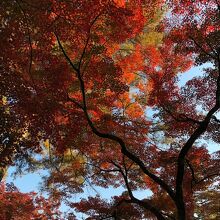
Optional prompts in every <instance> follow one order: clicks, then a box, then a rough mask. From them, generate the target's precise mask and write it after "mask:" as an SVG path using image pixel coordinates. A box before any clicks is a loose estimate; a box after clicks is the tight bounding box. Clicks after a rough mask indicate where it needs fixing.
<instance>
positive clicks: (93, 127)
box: [55, 34, 175, 200]
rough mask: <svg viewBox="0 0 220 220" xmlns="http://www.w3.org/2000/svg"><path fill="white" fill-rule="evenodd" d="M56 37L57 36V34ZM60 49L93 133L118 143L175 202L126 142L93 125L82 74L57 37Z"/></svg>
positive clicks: (171, 192)
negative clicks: (76, 79) (80, 96)
mask: <svg viewBox="0 0 220 220" xmlns="http://www.w3.org/2000/svg"><path fill="white" fill-rule="evenodd" d="M55 35H56V34H55ZM56 38H57V41H58V44H59V47H60V49H61V51H62V52H63V55H64V57H65V58H66V60H67V62H68V63H69V64H70V66H71V67H72V68H73V70H74V71H75V72H76V76H77V78H78V80H79V83H80V90H81V94H82V100H83V101H82V103H83V105H82V107H83V112H84V114H85V117H86V120H87V122H88V124H89V126H90V128H91V130H92V132H93V133H94V134H95V135H97V136H98V137H100V138H104V139H109V140H112V141H115V142H117V143H118V144H119V145H120V147H121V152H122V154H124V155H125V156H127V157H128V158H129V159H130V160H131V161H133V162H135V163H136V164H137V165H138V166H139V167H140V169H141V170H142V171H143V172H144V173H145V174H146V175H147V176H149V177H150V178H151V179H152V180H153V181H154V182H155V183H157V184H159V185H160V186H161V187H162V188H163V189H164V190H165V191H166V192H167V193H168V194H169V195H170V197H171V198H172V199H173V200H175V193H174V192H173V190H172V189H171V188H170V186H168V185H167V184H166V183H165V182H164V181H163V180H162V179H161V178H159V177H158V176H156V175H155V174H153V173H152V172H150V171H149V170H148V169H147V168H146V166H145V165H144V163H143V161H141V160H140V159H139V158H138V157H137V156H136V155H134V154H133V153H131V152H130V151H129V150H128V149H127V147H126V145H125V142H124V141H123V140H122V139H121V138H120V137H118V136H117V135H114V134H111V133H103V132H100V131H99V130H98V129H97V128H96V127H95V126H94V124H93V122H92V121H91V119H90V117H89V113H88V109H87V102H86V94H85V84H84V81H83V79H82V76H81V72H80V70H79V69H78V68H77V67H76V66H75V65H74V64H73V63H72V61H71V59H70V58H69V56H68V55H67V53H66V52H65V50H64V48H63V46H62V44H61V42H60V40H59V37H58V36H57V35H56Z"/></svg>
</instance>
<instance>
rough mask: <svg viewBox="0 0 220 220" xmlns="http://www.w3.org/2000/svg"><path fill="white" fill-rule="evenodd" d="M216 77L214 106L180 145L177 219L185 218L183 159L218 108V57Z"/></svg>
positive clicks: (177, 178)
mask: <svg viewBox="0 0 220 220" xmlns="http://www.w3.org/2000/svg"><path fill="white" fill-rule="evenodd" d="M218 73H219V75H218V79H217V89H216V95H215V100H216V101H215V105H214V107H213V108H212V109H211V110H210V111H209V112H208V113H207V115H206V117H205V119H204V120H203V121H202V122H201V123H200V125H199V126H198V127H197V129H196V130H195V131H194V132H193V134H192V135H191V136H190V138H189V139H188V141H187V142H186V143H185V145H184V146H183V147H182V149H181V151H180V153H179V156H178V160H177V175H176V204H177V207H178V210H179V213H181V214H180V215H181V216H179V219H180V220H182V219H185V205H184V199H183V189H182V187H183V186H182V185H183V177H184V167H185V164H184V161H185V157H186V155H187V153H188V152H189V150H190V149H191V148H192V146H193V144H194V143H195V141H196V140H197V139H198V138H199V137H200V136H201V135H202V134H203V133H204V132H205V131H206V130H207V127H208V125H209V122H210V120H211V118H212V117H213V115H214V114H215V113H216V112H217V111H218V110H219V108H220V58H218Z"/></svg>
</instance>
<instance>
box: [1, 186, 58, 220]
mask: <svg viewBox="0 0 220 220" xmlns="http://www.w3.org/2000/svg"><path fill="white" fill-rule="evenodd" d="M0 187H1V193H0V199H1V201H0V207H1V210H0V217H1V219H5V220H10V219H18V220H20V219H22V220H26V219H27V220H30V219H35V220H37V219H41V220H43V219H51V220H52V219H54V220H55V219H61V218H60V217H61V216H60V211H59V210H58V207H59V202H57V203H55V202H54V201H53V202H52V201H51V200H50V199H45V198H43V197H42V196H38V197H37V196H36V193H21V192H19V191H18V189H17V188H16V187H15V186H14V185H13V184H7V185H5V184H4V183H1V185H0Z"/></svg>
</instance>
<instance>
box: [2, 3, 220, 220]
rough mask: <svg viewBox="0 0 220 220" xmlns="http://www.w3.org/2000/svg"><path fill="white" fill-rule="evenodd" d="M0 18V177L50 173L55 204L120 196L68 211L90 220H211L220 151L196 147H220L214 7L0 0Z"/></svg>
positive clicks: (219, 6) (219, 57)
mask: <svg viewBox="0 0 220 220" xmlns="http://www.w3.org/2000/svg"><path fill="white" fill-rule="evenodd" d="M0 11H1V12H0V13H1V24H2V28H1V34H2V39H1V42H0V46H1V49H2V50H1V52H2V55H1V61H2V65H1V75H2V79H3V80H2V81H1V83H2V85H1V98H2V103H1V116H2V117H1V120H2V123H3V124H4V126H3V127H2V128H1V129H2V130H1V152H0V162H1V164H0V166H1V169H2V173H4V170H5V169H6V168H7V166H9V165H17V166H19V167H20V168H24V169H26V166H27V165H28V166H29V167H28V169H29V168H30V169H32V170H34V169H38V168H47V169H49V170H50V171H49V172H50V175H49V176H47V178H46V179H45V187H46V189H47V190H48V191H49V192H51V196H53V197H54V198H56V199H63V198H66V197H68V196H69V195H71V194H72V193H78V192H83V189H84V187H85V185H86V184H87V183H89V184H92V185H94V186H101V187H104V188H106V187H109V186H113V187H118V186H121V185H122V186H123V187H124V190H125V191H124V192H123V193H122V194H121V196H117V197H113V198H112V201H105V200H103V199H102V198H101V197H100V196H97V197H95V198H92V197H89V198H88V199H87V200H86V199H85V200H82V201H80V202H79V203H71V202H70V206H71V207H72V208H75V209H76V210H77V211H80V212H83V213H85V214H87V215H88V216H89V217H88V219H104V218H113V219H144V218H152V219H160V220H164V219H178V220H185V219H189V220H190V219H193V218H194V215H195V216H197V217H200V216H202V217H204V218H206V216H211V215H212V216H217V214H216V212H217V209H216V207H214V206H213V208H210V211H207V212H208V213H205V212H204V211H203V210H204V206H203V208H201V207H200V205H199V204H200V200H201V199H200V196H201V198H203V196H205V197H207V199H210V198H209V195H208V194H209V193H208V192H209V191H208V190H210V187H212V186H213V185H214V184H216V183H218V182H219V172H220V169H219V168H220V167H219V158H220V156H219V151H218V152H216V153H214V154H210V153H209V152H208V150H207V147H206V146H205V145H202V142H203V141H202V139H206V140H209V141H213V142H215V143H217V144H218V143H219V119H218V115H217V113H218V112H219V108H220V85H219V82H220V76H219V75H220V49H219V40H220V39H219V31H220V30H219V28H220V27H219V26H220V22H219V20H220V3H219V2H218V0H194V1H191V0H182V1H179V0H169V1H166V2H165V1H162V0H154V1H144V0H143V1H142V0H130V1H123V0H121V1H113V0H109V1H104V0H103V1H100V0H97V1H96V0H93V1H83V0H82V1H74V0H73V1H62V0H61V1H55V0H42V1H41V3H40V4H39V2H38V1H36V0H31V1H25V0H15V1H7V0H4V1H2V2H1V9H0ZM207 63H211V64H212V67H210V68H206V69H205V71H204V72H203V75H202V74H201V76H199V77H194V78H193V79H191V80H189V81H188V82H187V83H186V84H185V85H184V86H182V87H180V86H179V85H178V74H179V73H184V72H186V71H187V70H189V69H190V68H191V67H192V66H199V65H202V64H207ZM148 113H149V114H151V115H152V117H151V116H149V115H148ZM2 176H3V174H2ZM135 190H145V191H146V190H151V192H152V196H146V198H143V199H138V198H137V197H135V195H134V191H135ZM212 191H213V192H216V193H219V191H218V189H215V188H213V189H212ZM17 200H18V201H19V199H17ZM4 209H5V208H4ZM36 209H37V208H36Z"/></svg>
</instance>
